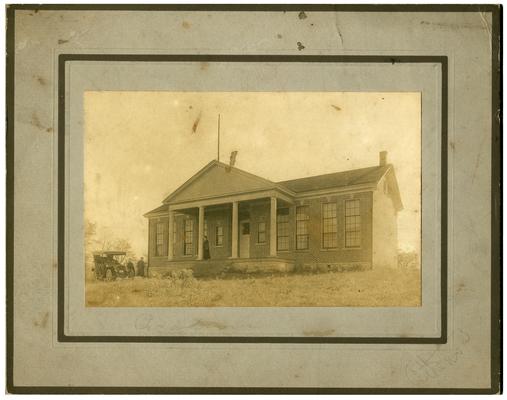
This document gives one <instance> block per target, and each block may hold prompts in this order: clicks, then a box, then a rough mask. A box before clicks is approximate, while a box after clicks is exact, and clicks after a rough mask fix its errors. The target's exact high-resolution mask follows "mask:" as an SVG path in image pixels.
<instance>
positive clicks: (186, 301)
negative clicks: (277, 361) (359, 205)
mask: <svg viewBox="0 0 507 400" xmlns="http://www.w3.org/2000/svg"><path fill="white" fill-rule="evenodd" d="M420 288H421V279H420V271H419V270H394V269H376V270H375V269H374V270H370V271H355V272H330V273H324V274H312V275H298V274H290V275H285V276H280V275H278V276H275V275H273V276H265V277H252V276H245V277H241V278H235V279H210V280H196V279H193V278H188V279H162V278H146V279H144V278H139V277H136V278H135V279H124V280H117V281H114V282H100V281H99V282H97V281H89V282H87V283H86V305H87V306H89V307H416V306H420V305H421V289H420Z"/></svg>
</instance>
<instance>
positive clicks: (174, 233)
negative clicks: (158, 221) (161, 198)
mask: <svg viewBox="0 0 507 400" xmlns="http://www.w3.org/2000/svg"><path fill="white" fill-rule="evenodd" d="M176 228H177V226H176V221H173V256H174V255H175V254H176Z"/></svg>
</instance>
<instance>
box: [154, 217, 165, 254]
mask: <svg viewBox="0 0 507 400" xmlns="http://www.w3.org/2000/svg"><path fill="white" fill-rule="evenodd" d="M156 241H157V248H156V252H155V255H157V256H163V255H164V223H163V222H157V240H156Z"/></svg>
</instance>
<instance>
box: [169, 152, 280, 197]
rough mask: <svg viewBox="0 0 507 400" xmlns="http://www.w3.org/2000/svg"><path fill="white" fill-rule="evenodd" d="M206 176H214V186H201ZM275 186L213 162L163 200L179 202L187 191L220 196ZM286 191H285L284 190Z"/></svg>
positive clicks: (272, 183) (220, 163) (262, 179)
mask: <svg viewBox="0 0 507 400" xmlns="http://www.w3.org/2000/svg"><path fill="white" fill-rule="evenodd" d="M205 174H208V176H211V175H214V176H215V178H217V175H216V174H219V175H218V178H219V179H218V180H215V182H214V183H215V185H214V186H213V187H210V186H209V184H207V183H205V184H203V181H202V180H199V178H201V177H202V176H203V175H205ZM277 187H278V186H277V184H276V183H274V182H272V181H270V180H268V179H265V178H261V177H260V176H257V175H254V174H251V173H249V172H246V171H243V170H241V169H239V168H235V167H229V166H228V165H227V164H224V163H222V162H220V161H217V160H213V161H211V162H209V163H208V164H207V165H206V166H205V167H204V168H202V169H201V170H200V171H199V172H197V173H196V174H195V175H193V176H192V177H191V178H190V179H189V180H188V181H186V182H185V183H184V184H183V185H181V186H180V187H179V188H178V189H176V190H175V191H174V192H172V193H171V194H170V195H169V196H167V197H166V198H165V199H164V201H163V202H164V203H165V204H167V203H171V202H173V201H180V200H181V196H182V195H183V196H188V195H189V191H188V190H187V189H189V190H190V192H192V191H194V192H195V191H199V190H206V191H212V192H213V191H215V192H217V193H215V194H214V195H220V194H222V193H223V192H224V191H228V190H240V191H245V192H248V191H250V190H261V189H263V190H265V189H274V188H277ZM285 190H287V189H285Z"/></svg>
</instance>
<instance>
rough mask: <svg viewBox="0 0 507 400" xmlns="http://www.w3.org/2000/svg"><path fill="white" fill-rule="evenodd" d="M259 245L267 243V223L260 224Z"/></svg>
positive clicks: (258, 229)
mask: <svg viewBox="0 0 507 400" xmlns="http://www.w3.org/2000/svg"><path fill="white" fill-rule="evenodd" d="M257 243H266V223H265V222H259V224H258V225H257Z"/></svg>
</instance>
